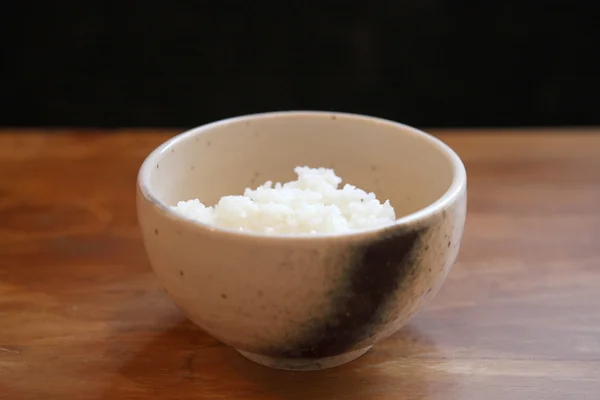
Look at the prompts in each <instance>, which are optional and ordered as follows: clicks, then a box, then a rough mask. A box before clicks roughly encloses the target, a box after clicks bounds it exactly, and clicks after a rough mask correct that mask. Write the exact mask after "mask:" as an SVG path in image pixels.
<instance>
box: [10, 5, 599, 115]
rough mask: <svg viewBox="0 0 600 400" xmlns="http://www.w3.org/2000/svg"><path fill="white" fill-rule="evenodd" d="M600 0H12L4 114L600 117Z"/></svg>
mask: <svg viewBox="0 0 600 400" xmlns="http://www.w3.org/2000/svg"><path fill="white" fill-rule="evenodd" d="M597 3H598V2H595V1H570V2H567V1H554V2H553V1H522V2H517V1H508V2H507V1H461V0H411V1H374V2H364V1H361V2H359V1H354V2H352V1H347V2H342V1H329V2H291V3H290V2H287V3H286V2H273V3H271V2H256V3H253V2H250V1H237V2H234V1H218V0H215V1H188V2H174V1H173V2H168V1H162V2H160V1H132V0H129V1H120V2H110V1H104V2H103V1H95V2H91V1H82V0H79V1H56V2H53V1H38V2H7V3H3V6H2V7H3V11H2V12H1V14H0V15H1V18H2V22H1V24H0V25H1V28H0V29H2V32H1V34H2V39H1V40H2V48H1V50H2V75H1V78H0V79H1V81H0V83H1V85H2V104H0V106H1V110H2V111H1V114H0V115H1V119H0V124H2V125H4V126H101V127H123V126H177V127H182V126H190V127H191V126H196V125H199V124H202V123H204V122H207V121H212V120H215V119H220V118H224V117H229V116H234V115H239V114H246V113H253V112H260V111H272V110H285V109H322V110H337V111H348V112H358V113H366V114H372V115H376V116H380V117H385V118H390V119H394V120H398V121H402V122H405V123H408V124H411V125H417V126H428V127H439V126H533V125H535V126H559V125H599V124H600V102H599V101H598V98H599V93H600V59H599V58H598V52H599V49H600V26H599V25H598V24H599V21H600V20H599V18H598V17H599V13H598V8H599V6H598V5H597Z"/></svg>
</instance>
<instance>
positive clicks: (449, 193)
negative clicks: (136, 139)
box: [137, 110, 467, 240]
mask: <svg viewBox="0 0 600 400" xmlns="http://www.w3.org/2000/svg"><path fill="white" fill-rule="evenodd" d="M333 116H335V117H336V119H354V120H361V121H363V122H368V123H376V124H385V125H388V126H390V127H393V128H396V129H398V130H402V131H403V132H404V133H407V134H411V135H414V136H418V137H420V138H421V139H423V140H425V141H427V142H428V143H429V144H430V145H432V146H434V147H436V148H437V149H438V150H440V151H441V152H442V153H443V154H444V155H445V156H446V157H447V158H448V159H449V160H450V162H451V164H452V183H451V184H450V186H449V187H448V189H447V190H446V192H445V193H444V194H443V195H442V196H441V197H439V198H438V199H437V200H435V201H434V202H432V203H430V204H428V205H427V206H425V207H422V208H420V209H419V210H417V211H415V212H412V213H410V214H407V215H403V216H402V217H400V218H397V219H396V220H395V221H394V222H393V223H391V224H389V225H384V226H381V227H374V228H368V229H362V230H356V231H349V232H341V233H335V232H333V233H285V234H273V233H266V232H253V231H239V230H236V229H232V228H224V227H220V226H216V225H210V224H207V223H204V222H201V221H197V220H192V219H190V218H187V217H185V216H183V215H181V214H180V213H177V212H176V211H173V210H172V209H171V208H170V206H169V205H168V204H165V203H164V202H162V201H161V200H159V199H158V197H156V196H155V195H154V193H153V190H152V187H151V185H150V173H151V171H152V170H153V169H154V165H155V164H156V161H157V159H158V158H160V156H161V155H163V154H165V153H167V152H168V151H169V150H170V148H171V147H172V146H174V145H176V144H177V143H179V142H183V141H185V140H187V139H189V138H192V137H195V136H198V135H201V134H203V133H204V132H207V131H209V130H212V129H214V128H216V127H218V126H222V125H229V124H233V123H239V122H250V121H252V120H257V119H265V118H286V117H311V118H315V117H318V118H331V117H333ZM466 186H467V172H466V169H465V166H464V164H463V162H462V160H461V159H460V157H459V156H458V154H456V152H455V151H454V150H453V149H452V148H451V147H450V146H448V145H447V144H446V143H444V142H443V141H441V140H440V139H438V138H436V137H435V136H433V135H431V134H429V133H426V132H424V131H421V130H419V129H417V128H414V127H412V126H409V125H406V124H403V123H400V122H395V121H392V120H388V119H384V118H380V117H373V116H369V115H363V114H356V113H348V112H337V111H302V110H298V111H273V112H262V113H254V114H245V115H240V116H235V117H230V118H225V119H220V120H217V121H214V122H209V123H207V124H203V125H200V126H197V127H195V128H191V129H188V130H186V131H184V132H182V133H179V134H177V135H175V136H173V137H171V138H169V139H167V140H166V141H164V142H163V143H162V144H160V145H159V146H158V147H156V148H155V149H154V150H153V151H152V152H150V154H148V156H147V157H146V158H145V159H144V161H143V162H142V164H141V166H140V168H139V171H138V176H137V189H138V190H137V195H138V196H140V195H141V196H143V198H144V199H145V200H146V201H148V202H149V203H151V205H152V206H154V207H155V208H156V209H157V210H158V211H159V212H160V213H161V214H163V215H164V216H165V217H167V218H169V219H172V220H174V221H178V222H180V223H184V224H187V225H189V226H190V227H193V228H194V229H198V230H202V231H208V232H210V233H211V234H215V235H228V236H231V237H237V238H240V239H244V238H247V239H266V240H291V239H294V240H310V239H313V240H314V239H319V240H324V239H329V240H336V239H350V238H354V239H360V238H364V237H366V236H380V235H385V234H386V233H388V232H390V231H397V230H398V229H401V228H406V229H409V228H412V227H417V226H420V225H422V224H424V223H425V222H426V221H427V220H429V219H430V218H432V217H434V216H436V215H437V214H440V213H442V212H443V211H444V210H445V209H446V208H448V207H449V206H450V205H451V204H453V203H454V202H455V201H457V199H458V198H459V197H460V196H461V193H462V192H463V191H466ZM138 208H139V206H138ZM138 211H139V210H138Z"/></svg>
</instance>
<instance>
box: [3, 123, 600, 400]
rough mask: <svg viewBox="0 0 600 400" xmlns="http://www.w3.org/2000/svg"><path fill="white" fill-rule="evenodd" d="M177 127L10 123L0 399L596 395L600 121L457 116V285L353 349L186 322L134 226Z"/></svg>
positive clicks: (541, 398) (450, 136)
mask: <svg viewBox="0 0 600 400" xmlns="http://www.w3.org/2000/svg"><path fill="white" fill-rule="evenodd" d="M171 133H172V132H152V131H142V132H139V131H138V132H132V131H122V132H121V131H111V132H102V131H93V132H88V133H87V134H80V132H75V131H61V132H54V133H48V132H44V131H28V132H18V131H5V132H4V133H3V134H0V399H3V400H21V399H23V400H28V399H44V400H52V399H73V400H86V399H107V400H108V399H114V400H118V399H265V400H267V399H285V400H296V399H301V400H314V399H334V398H335V399H344V400H348V399H440V400H448V399H474V400H475V399H476V400H496V399H510V400H519V399H532V400H533V399H536V400H552V399H557V400H558V399H560V400H565V399H577V400H583V399H595V400H597V399H600V240H599V239H598V238H599V237H600V131H594V130H589V131H582V130H566V129H565V130H562V131H502V132H480V131H457V132H450V131H446V132H440V133H439V136H440V137H441V138H442V139H443V140H445V141H446V142H447V143H448V144H450V145H451V146H452V147H454V148H455V149H456V150H457V152H458V153H459V154H460V155H461V156H462V158H463V159H464V161H465V163H466V165H467V170H468V173H469V179H470V181H469V196H470V197H469V216H468V219H467V227H466V231H465V237H464V242H463V246H462V250H461V254H460V256H459V260H458V262H457V264H456V266H455V268H454V269H453V271H452V273H451V274H450V276H449V278H448V280H447V281H446V284H445V286H444V288H443V289H442V290H441V292H440V293H439V294H438V296H437V297H436V298H435V299H434V300H433V301H432V303H430V304H429V305H428V306H427V308H426V309H425V310H424V311H423V312H422V313H421V314H419V315H418V316H417V317H416V318H415V319H414V320H412V321H411V323H410V324H409V325H408V326H407V327H406V328H405V329H404V330H402V331H401V332H400V333H398V334H396V335H395V336H393V337H392V338H390V339H389V340H386V341H385V342H383V343H381V344H379V345H377V346H376V347H374V348H373V350H372V351H371V352H370V353H368V354H367V355H366V356H364V357H363V358H361V359H359V360H358V361H356V362H353V363H351V364H348V365H346V366H343V367H339V368H337V369H331V370H327V371H322V372H314V373H313V372H310V373H290V372H282V371H276V370H270V369H266V368H264V367H260V366H258V365H255V364H252V363H251V362H249V361H246V360H245V359H243V358H242V357H240V356H239V355H238V354H237V353H235V352H234V351H233V350H231V349H230V348H228V347H225V346H224V345H221V344H219V343H218V342H216V341H215V340H214V339H212V338H210V337H209V336H207V335H206V334H205V333H203V332H202V331H201V330H200V329H199V328H197V327H195V326H194V325H192V324H191V323H190V322H188V321H187V320H186V319H185V318H184V317H183V316H182V314H181V313H180V312H179V311H178V310H177V309H176V308H175V307H174V306H173V305H172V304H171V302H170V301H169V299H168V298H167V297H166V295H165V294H164V293H163V291H162V290H161V288H160V287H159V285H158V282H157V280H156V279H155V278H154V276H153V273H152V272H151V271H150V267H149V265H148V261H147V259H146V255H145V253H144V249H143V246H142V242H141V240H140V235H139V233H138V229H137V226H136V217H135V208H134V184H135V177H136V173H137V168H138V166H139V165H140V163H141V162H142V159H143V158H144V157H145V156H146V155H147V153H148V152H149V151H150V150H152V149H153V148H154V147H155V146H156V145H158V144H159V143H160V142H162V141H163V140H165V139H166V138H167V137H168V136H169V135H170V134H171Z"/></svg>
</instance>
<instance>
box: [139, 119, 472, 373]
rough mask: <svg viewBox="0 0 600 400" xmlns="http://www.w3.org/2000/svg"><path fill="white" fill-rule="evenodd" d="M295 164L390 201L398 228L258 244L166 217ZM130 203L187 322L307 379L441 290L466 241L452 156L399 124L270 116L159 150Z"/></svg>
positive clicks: (462, 179) (222, 125)
mask: <svg viewBox="0 0 600 400" xmlns="http://www.w3.org/2000/svg"><path fill="white" fill-rule="evenodd" d="M298 165H308V166H311V167H333V168H335V171H336V173H338V175H339V176H341V177H342V178H343V179H344V182H347V183H351V184H355V185H357V186H358V187H361V188H364V189H365V190H369V191H374V192H375V193H376V194H377V196H378V197H379V198H380V199H382V198H383V199H386V198H389V199H390V201H391V203H392V205H393V206H394V208H395V209H396V214H397V217H398V220H397V221H396V223H395V224H393V225H392V226H389V227H386V228H384V229H373V230H369V231H364V232H356V233H350V234H343V235H312V236H311V235H296V236H294V235H284V236H267V235H262V234H252V233H242V232H236V231H233V230H227V229H220V228H215V227H211V226H207V225H204V224H201V223H197V222H193V221H189V220H186V219H183V218H181V217H179V216H177V215H175V214H174V213H173V212H171V211H170V209H169V206H171V205H174V204H175V203H176V202H177V201H178V200H187V199H190V198H199V199H200V200H201V201H203V202H205V203H208V204H212V203H214V202H216V201H217V200H218V199H219V198H220V197H221V196H223V195H229V194H236V193H241V192H242V191H243V189H244V188H245V187H247V186H256V185H257V184H261V183H263V182H264V181H266V180H273V181H287V180H290V179H292V178H293V177H294V175H293V168H294V167H295V166H298ZM137 199H138V218H139V223H140V226H141V230H142V233H143V237H144V242H145V244H146V249H147V252H148V256H149V258H150V262H151V265H152V268H153V269H154V271H155V272H156V274H157V276H158V278H159V279H160V281H161V283H162V285H163V286H164V288H165V290H166V292H167V293H168V294H169V296H170V297H171V298H172V299H173V301H174V302H175V303H176V304H177V305H178V306H179V307H180V308H181V309H182V310H183V311H184V312H185V313H186V315H188V316H189V318H190V319H191V320H192V321H194V322H195V323H196V324H197V325H199V326H200V327H201V328H202V329H204V330H205V331H206V332H208V333H209V334H211V335H212V336H214V337H215V338H217V339H218V340H220V341H222V342H224V343H226V344H228V345H230V346H232V347H234V348H236V349H237V350H238V351H239V352H240V353H241V354H242V355H243V356H245V357H247V358H249V359H250V360H253V361H255V362H257V363H260V364H263V365H266V366H269V367H273V368H280V369H292V370H311V369H323V368H329V367H333V366H336V365H341V364H344V363H347V362H349V361H351V360H354V359H356V358H358V357H360V356H361V355H363V354H364V353H366V352H367V351H368V349H369V348H370V347H371V346H372V345H373V344H375V343H377V342H378V341H380V340H382V339H384V338H386V337H387V336H389V335H391V334H393V333H395V332H396V331H397V330H398V329H400V328H401V327H402V326H403V325H404V324H406V322H407V321H408V320H409V318H410V317H411V316H412V315H414V314H415V313H416V312H418V311H419V310H420V309H421V308H422V307H423V306H424V305H425V304H426V303H427V302H428V301H429V300H430V299H431V298H432V297H433V296H434V295H435V293H436V292H437V291H438V290H439V288H440V286H441V285H442V283H443V281H444V279H445V277H446V275H447V273H448V271H449V269H450V267H451V266H452V264H453V263H454V261H455V259H456V257H457V254H458V249H459V246H460V241H461V238H462V232H463V226H464V222H465V215H466V173H465V169H464V167H463V164H462V163H461V161H460V159H459V158H458V156H457V155H456V154H455V153H454V152H453V151H452V150H451V149H450V148H448V147H447V146H446V145H444V144H443V143H442V142H440V141H439V140H437V139H435V138H433V137H432V136H430V135H427V134H425V133H423V132H420V131H418V130H416V129H414V128H410V127H408V126H405V125H402V124H397V123H394V122H390V121H385V120H381V119H377V118H371V117H366V116H360V115H352V114H342V113H325V112H278V113H266V114H257V115H250V116H245V117H238V118H232V119H229V120H224V121H219V122H216V123H213V124H209V125H205V126H202V127H199V128H196V129H193V130H191V131H188V132H185V133H183V134H181V135H179V136H176V137H174V138H173V139H171V140H170V141H168V142H166V143H164V144H163V145H162V146H160V147H159V148H158V149H156V150H155V151H154V152H153V153H152V154H150V155H149V156H148V158H147V159H146V161H145V162H144V164H143V165H142V167H141V169H140V173H139V177H138V196H137Z"/></svg>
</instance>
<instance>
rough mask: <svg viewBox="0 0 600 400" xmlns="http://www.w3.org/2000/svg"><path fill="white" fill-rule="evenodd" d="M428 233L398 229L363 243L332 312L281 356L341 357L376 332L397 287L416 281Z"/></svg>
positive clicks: (334, 295)
mask: <svg viewBox="0 0 600 400" xmlns="http://www.w3.org/2000/svg"><path fill="white" fill-rule="evenodd" d="M423 234H424V230H414V231H410V232H402V233H396V234H393V233H392V234H390V235H386V236H385V237H383V238H381V239H379V240H377V241H374V242H373V243H371V244H369V245H367V246H364V247H360V248H357V249H356V250H355V252H354V254H353V255H352V257H350V258H349V262H350V263H351V265H350V266H349V267H348V268H347V271H348V273H347V275H346V277H345V279H344V281H343V282H340V284H339V285H338V288H337V289H334V291H333V292H332V293H331V301H332V302H333V305H332V308H331V310H332V311H331V313H330V314H329V315H326V316H323V317H322V318H318V319H317V320H315V321H309V322H307V324H308V325H309V326H311V327H310V329H309V333H308V334H306V335H305V337H303V338H302V339H301V340H300V341H298V342H297V343H296V344H294V345H293V348H289V349H287V350H286V351H284V352H282V354H280V356H282V357H286V358H322V357H330V356H335V355H339V354H343V353H345V352H348V351H351V350H353V349H354V346H356V345H357V344H358V343H359V342H361V341H362V340H364V339H366V338H368V337H369V336H370V335H372V334H373V333H374V331H376V329H377V328H378V327H380V326H381V323H382V316H383V315H384V312H385V311H386V310H387V306H388V305H390V302H393V301H394V299H395V298H396V292H397V291H398V290H399V289H400V288H401V287H402V286H403V285H404V284H405V283H406V284H407V285H410V284H411V282H412V279H413V278H414V276H415V274H416V272H417V264H416V263H415V257H414V256H415V253H416V252H415V249H416V248H417V247H418V245H419V243H420V239H421V237H422V235H423Z"/></svg>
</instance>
